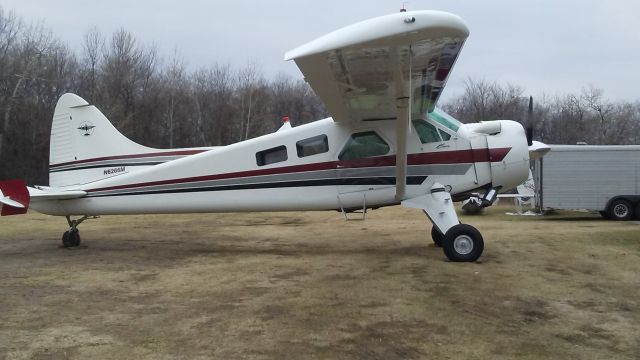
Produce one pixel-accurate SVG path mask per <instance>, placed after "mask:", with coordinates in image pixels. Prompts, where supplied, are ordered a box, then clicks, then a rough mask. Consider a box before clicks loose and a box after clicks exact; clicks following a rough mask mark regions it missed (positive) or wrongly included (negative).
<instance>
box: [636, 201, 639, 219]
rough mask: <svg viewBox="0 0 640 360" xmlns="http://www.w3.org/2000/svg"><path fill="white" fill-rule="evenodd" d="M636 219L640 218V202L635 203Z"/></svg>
mask: <svg viewBox="0 0 640 360" xmlns="http://www.w3.org/2000/svg"><path fill="white" fill-rule="evenodd" d="M636 219H638V220H640V202H639V203H638V205H636Z"/></svg>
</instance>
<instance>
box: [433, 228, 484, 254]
mask: <svg viewBox="0 0 640 360" xmlns="http://www.w3.org/2000/svg"><path fill="white" fill-rule="evenodd" d="M442 249H443V250H444V254H445V255H446V256H447V258H448V259H449V260H451V261H455V262H473V261H476V260H478V258H479V257H480V255H482V250H484V240H483V239H482V235H480V232H479V231H478V230H477V229H476V228H474V227H473V226H471V225H467V224H457V225H454V226H453V227H451V228H450V229H449V230H448V231H447V233H446V234H445V235H444V239H443V242H442Z"/></svg>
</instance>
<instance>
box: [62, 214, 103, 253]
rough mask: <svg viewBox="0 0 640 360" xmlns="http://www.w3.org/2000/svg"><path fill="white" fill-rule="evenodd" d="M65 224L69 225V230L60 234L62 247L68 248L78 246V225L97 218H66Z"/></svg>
mask: <svg viewBox="0 0 640 360" xmlns="http://www.w3.org/2000/svg"><path fill="white" fill-rule="evenodd" d="M66 218H67V223H69V230H67V231H65V232H64V234H62V247H65V248H69V247H75V246H80V230H78V225H80V223H82V222H83V221H85V220H87V219H97V218H98V217H97V216H86V215H85V216H83V217H81V218H80V219H77V220H71V217H69V216H67V217H66Z"/></svg>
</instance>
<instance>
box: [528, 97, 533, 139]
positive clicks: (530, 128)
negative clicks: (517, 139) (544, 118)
mask: <svg viewBox="0 0 640 360" xmlns="http://www.w3.org/2000/svg"><path fill="white" fill-rule="evenodd" d="M527 144H529V146H531V145H533V96H529V111H528V112H527Z"/></svg>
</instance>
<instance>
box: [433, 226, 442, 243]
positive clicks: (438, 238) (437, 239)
mask: <svg viewBox="0 0 640 360" xmlns="http://www.w3.org/2000/svg"><path fill="white" fill-rule="evenodd" d="M431 239H433V243H434V244H435V246H437V247H442V242H443V241H444V235H443V234H442V233H441V232H440V230H438V228H436V227H435V226H432V227H431Z"/></svg>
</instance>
